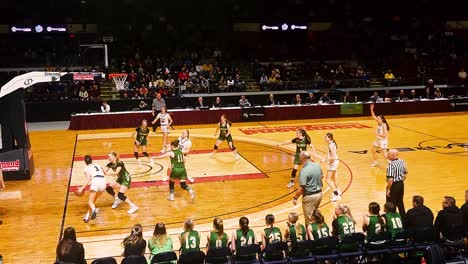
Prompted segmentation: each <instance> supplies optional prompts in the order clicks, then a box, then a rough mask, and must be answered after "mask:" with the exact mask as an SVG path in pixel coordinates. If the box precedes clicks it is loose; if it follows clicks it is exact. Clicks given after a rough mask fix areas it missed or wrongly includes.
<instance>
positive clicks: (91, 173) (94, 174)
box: [77, 155, 106, 223]
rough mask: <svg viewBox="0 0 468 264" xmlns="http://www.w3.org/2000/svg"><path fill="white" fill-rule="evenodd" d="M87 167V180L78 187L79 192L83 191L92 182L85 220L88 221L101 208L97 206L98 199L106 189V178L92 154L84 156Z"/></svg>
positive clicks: (85, 169) (93, 217)
mask: <svg viewBox="0 0 468 264" xmlns="http://www.w3.org/2000/svg"><path fill="white" fill-rule="evenodd" d="M84 161H85V163H86V167H85V168H84V174H85V177H86V182H85V184H83V186H81V187H80V188H79V189H78V191H77V192H78V193H80V194H81V193H83V192H84V190H85V188H86V186H88V184H91V186H90V187H89V198H88V206H89V208H88V211H87V212H86V215H85V217H84V218H83V221H84V222H85V223H87V222H88V221H89V219H90V218H91V219H95V218H96V215H97V213H98V212H99V208H96V200H97V199H98V198H99V196H101V194H102V193H103V192H104V191H105V190H106V179H105V178H104V170H103V169H102V167H101V166H100V165H97V164H94V163H93V159H92V158H91V156H90V155H86V156H85V157H84Z"/></svg>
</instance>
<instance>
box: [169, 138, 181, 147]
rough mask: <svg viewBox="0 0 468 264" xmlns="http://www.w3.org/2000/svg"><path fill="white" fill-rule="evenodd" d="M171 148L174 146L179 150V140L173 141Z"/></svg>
mask: <svg viewBox="0 0 468 264" xmlns="http://www.w3.org/2000/svg"><path fill="white" fill-rule="evenodd" d="M171 146H173V147H174V148H176V149H177V148H179V140H178V139H176V140H173V141H172V142H171Z"/></svg>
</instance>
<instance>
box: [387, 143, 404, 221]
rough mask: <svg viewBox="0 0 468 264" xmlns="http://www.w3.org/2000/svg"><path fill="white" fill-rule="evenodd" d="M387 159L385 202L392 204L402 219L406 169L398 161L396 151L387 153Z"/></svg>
mask: <svg viewBox="0 0 468 264" xmlns="http://www.w3.org/2000/svg"><path fill="white" fill-rule="evenodd" d="M387 159H388V160H389V163H388V167H387V202H392V203H393V204H394V205H395V206H396V207H398V212H399V213H400V215H401V217H402V218H404V217H405V204H404V203H403V195H404V193H405V184H404V181H405V179H406V174H408V169H407V168H406V163H405V161H404V160H401V159H398V150H396V149H391V150H389V151H388V155H387Z"/></svg>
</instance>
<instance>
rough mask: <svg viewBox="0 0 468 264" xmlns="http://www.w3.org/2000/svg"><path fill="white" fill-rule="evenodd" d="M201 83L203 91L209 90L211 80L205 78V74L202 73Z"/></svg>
mask: <svg viewBox="0 0 468 264" xmlns="http://www.w3.org/2000/svg"><path fill="white" fill-rule="evenodd" d="M200 85H201V89H202V91H203V92H206V93H208V92H209V90H208V89H209V87H210V81H209V80H208V79H207V78H205V76H203V75H200ZM196 92H198V91H196Z"/></svg>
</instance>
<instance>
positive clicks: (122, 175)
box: [104, 152, 138, 214]
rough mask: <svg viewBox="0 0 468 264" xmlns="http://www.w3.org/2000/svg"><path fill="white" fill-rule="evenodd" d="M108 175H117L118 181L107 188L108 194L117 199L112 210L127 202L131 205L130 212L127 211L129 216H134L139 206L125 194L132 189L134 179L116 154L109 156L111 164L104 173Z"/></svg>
mask: <svg viewBox="0 0 468 264" xmlns="http://www.w3.org/2000/svg"><path fill="white" fill-rule="evenodd" d="M104 173H105V174H107V175H117V180H116V181H115V182H113V183H111V184H110V185H109V186H107V187H106V191H107V193H109V194H110V195H112V196H114V197H115V200H114V204H113V205H112V209H115V208H117V207H118V206H119V204H121V203H122V202H126V203H128V204H129V205H130V210H128V211H127V213H129V214H133V213H134V212H136V211H137V210H138V206H136V205H135V204H134V203H132V202H131V201H130V199H129V198H128V197H127V196H125V193H126V192H127V191H128V189H130V185H131V183H132V177H131V176H130V173H128V171H127V169H125V164H124V163H123V162H122V161H121V160H120V158H119V154H118V153H116V152H111V153H110V154H109V163H108V164H107V166H106V169H105V171H104ZM114 189H119V192H118V193H117V195H116V194H115V191H114Z"/></svg>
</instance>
